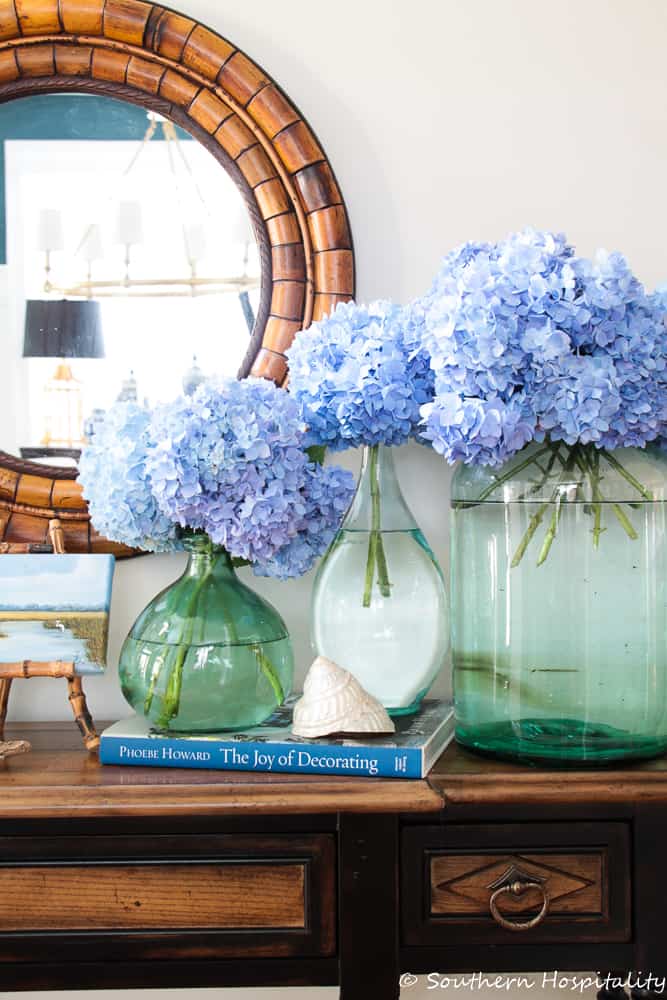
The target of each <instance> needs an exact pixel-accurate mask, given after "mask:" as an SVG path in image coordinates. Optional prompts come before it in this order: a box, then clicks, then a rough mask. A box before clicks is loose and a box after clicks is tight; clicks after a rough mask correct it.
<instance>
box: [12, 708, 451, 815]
mask: <svg viewBox="0 0 667 1000" xmlns="http://www.w3.org/2000/svg"><path fill="white" fill-rule="evenodd" d="M98 728H100V729H101V728H103V727H99V726H98ZM6 739H28V740H29V741H30V743H31V744H32V748H33V750H32V753H30V754H26V755H25V756H24V757H14V758H10V759H9V760H7V761H4V762H1V763H0V819H9V818H44V817H53V818H55V817H61V818H62V817H74V816H78V817H101V816H187V815H199V816H218V815H245V814H247V815H261V814H269V813H273V814H282V815H290V814H300V813H309V814H317V813H329V814H330V813H336V812H356V813H366V812H368V813H388V812H410V813H428V812H431V813H432V812H434V811H437V810H438V809H439V808H440V807H441V805H442V800H441V797H440V795H439V794H438V793H437V792H435V791H433V789H432V788H430V787H429V785H428V783H427V782H426V781H407V780H402V779H395V778H385V779H381V778H372V779H369V778H347V777H327V776H325V775H305V774H258V773H257V774H256V773H252V772H244V771H208V770H195V769H191V770H189V769H181V768H153V767H117V766H110V765H102V764H100V763H99V761H98V760H97V758H96V757H94V756H93V755H90V754H88V753H86V752H85V751H84V750H83V749H82V747H81V744H80V737H79V734H78V730H77V729H76V727H75V726H73V725H70V724H68V723H55V722H53V723H41V724H36V723H24V724H8V725H7V728H6Z"/></svg>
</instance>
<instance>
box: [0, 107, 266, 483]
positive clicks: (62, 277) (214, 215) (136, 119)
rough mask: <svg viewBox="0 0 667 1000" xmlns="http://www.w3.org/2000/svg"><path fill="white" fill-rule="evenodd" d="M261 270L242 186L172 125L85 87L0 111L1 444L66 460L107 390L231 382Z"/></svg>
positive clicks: (112, 396) (53, 461) (154, 394)
mask: <svg viewBox="0 0 667 1000" xmlns="http://www.w3.org/2000/svg"><path fill="white" fill-rule="evenodd" d="M260 277H261V275H260V259H259V253H258V248H257V246H256V243H255V237H254V235H253V232H252V227H251V224H250V218H249V215H248V212H247V208H246V204H245V201H244V199H243V196H242V194H241V192H240V191H239V189H238V188H237V186H236V184H235V182H234V180H233V179H232V178H231V176H230V175H229V174H228V173H227V172H226V170H225V169H224V167H223V166H222V164H221V163H220V162H219V161H218V160H217V159H216V158H215V157H214V156H213V155H212V154H211V153H210V152H209V151H208V150H207V149H206V148H205V147H204V146H203V145H201V144H200V143H199V142H198V141H197V140H196V139H194V138H193V137H192V136H191V135H190V134H189V133H187V132H186V131H184V130H183V129H181V128H180V127H179V126H177V125H174V124H173V123H172V122H171V121H169V120H167V119H165V118H163V117H161V116H160V115H158V114H156V113H155V112H152V111H147V110H146V109H145V108H141V107H138V106H136V105H134V104H130V103H126V102H124V101H118V100H116V99H111V98H107V97H100V96H97V95H88V94H79V93H77V94H40V95H33V96H30V97H26V98H22V99H18V100H14V101H11V102H8V103H6V104H3V105H0V373H1V374H2V386H3V388H2V392H1V393H0V450H3V451H6V452H10V453H11V454H14V455H19V456H21V457H22V458H26V459H31V460H36V461H41V462H47V463H48V464H50V465H59V464H72V463H74V462H75V461H76V458H77V455H78V451H79V449H80V447H81V441H82V439H85V435H87V434H92V433H94V425H95V420H96V419H97V418H98V417H99V415H100V413H101V412H103V411H104V410H105V409H106V408H108V407H109V406H110V405H111V404H112V403H113V402H114V400H116V399H118V398H119V397H120V398H136V399H137V401H138V402H140V403H143V402H144V401H148V402H149V403H151V404H153V403H155V402H158V401H159V400H167V399H171V398H173V397H174V396H175V395H176V394H178V393H179V392H182V391H192V388H193V387H194V386H195V385H196V384H197V382H198V380H199V379H201V378H202V377H206V376H208V375H211V374H227V375H235V374H236V373H237V371H238V370H239V366H240V364H241V362H242V360H243V358H244V356H245V354H246V351H247V350H248V347H249V344H250V336H251V331H252V328H253V324H254V320H255V316H256V315H257V311H258V308H259V300H260Z"/></svg>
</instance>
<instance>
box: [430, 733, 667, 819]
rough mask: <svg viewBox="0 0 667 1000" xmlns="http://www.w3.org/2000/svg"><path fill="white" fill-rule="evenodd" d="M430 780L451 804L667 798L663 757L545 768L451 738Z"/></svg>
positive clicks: (583, 802) (597, 802) (627, 801)
mask: <svg viewBox="0 0 667 1000" xmlns="http://www.w3.org/2000/svg"><path fill="white" fill-rule="evenodd" d="M429 783H430V784H431V786H432V787H433V788H434V789H435V790H436V791H438V792H440V793H441V794H442V796H443V797H444V800H445V802H446V803H449V804H450V805H457V806H458V805H474V804H476V805H480V806H494V805H495V806H497V805H502V806H512V805H517V806H518V805H530V804H540V805H542V806H547V805H559V804H561V803H563V804H567V803H570V804H581V805H587V804H588V805H591V806H592V805H596V806H599V805H602V804H604V803H617V804H621V805H625V804H630V803H634V802H637V801H662V802H665V803H667V756H663V757H657V758H656V759H655V760H648V761H643V762H638V763H629V764H624V765H622V766H621V765H620V764H618V765H610V766H609V767H608V768H601V767H599V768H595V769H593V768H587V769H579V770H577V769H574V768H568V769H563V770H559V769H553V768H551V769H548V768H541V767H535V766H530V765H523V764H513V763H509V762H506V761H501V760H492V759H489V758H486V757H482V756H478V755H477V754H473V753H470V752H469V751H468V750H465V749H464V748H463V747H461V746H459V745H458V744H457V743H452V744H450V746H449V747H448V748H447V750H445V752H444V753H443V754H442V756H441V757H440V759H439V760H438V761H436V763H435V765H434V767H433V770H432V771H431V773H430V775H429Z"/></svg>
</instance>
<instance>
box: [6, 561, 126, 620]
mask: <svg viewBox="0 0 667 1000" xmlns="http://www.w3.org/2000/svg"><path fill="white" fill-rule="evenodd" d="M113 565H114V558H113V556H106V555H80V556H75V555H25V556H18V555H4V556H0V611H30V610H32V609H37V608H41V609H42V610H44V611H46V610H51V611H67V610H76V611H108V609H109V603H110V600H111V581H112V577H113Z"/></svg>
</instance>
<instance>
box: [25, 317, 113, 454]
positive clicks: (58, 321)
mask: <svg viewBox="0 0 667 1000" xmlns="http://www.w3.org/2000/svg"><path fill="white" fill-rule="evenodd" d="M23 357H24V358H58V359H59V364H58V366H57V368H56V370H55V372H54V374H53V376H52V377H51V378H50V379H49V380H48V381H47V383H46V385H45V386H44V396H45V414H44V416H45V424H44V435H43V437H42V442H41V443H42V445H43V446H44V447H45V448H49V449H57V448H75V447H76V446H77V445H81V444H82V443H83V398H82V392H81V382H80V380H79V379H77V378H75V377H74V375H73V373H72V369H71V366H70V365H69V364H68V360H69V359H72V358H103V357H104V341H103V337H102V322H101V316H100V306H99V303H98V302H95V301H93V300H91V299H86V300H69V299H29V300H28V302H27V303H26V314H25V333H24V339H23Z"/></svg>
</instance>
